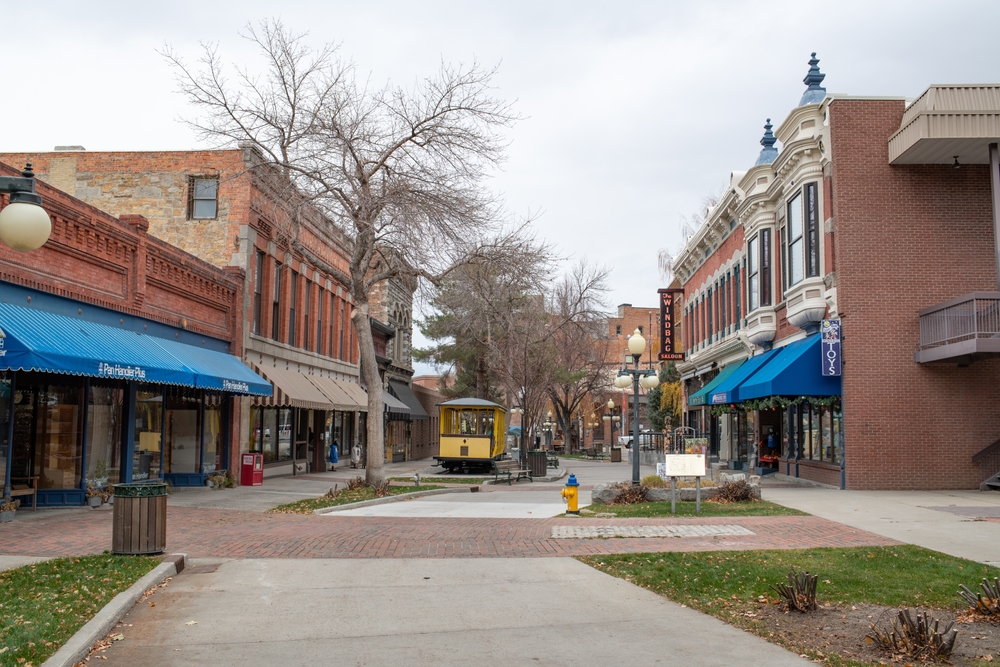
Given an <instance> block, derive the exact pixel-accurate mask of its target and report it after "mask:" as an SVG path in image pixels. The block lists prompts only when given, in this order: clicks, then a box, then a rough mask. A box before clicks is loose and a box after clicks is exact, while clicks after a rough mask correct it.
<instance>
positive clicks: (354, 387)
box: [339, 381, 368, 412]
mask: <svg viewBox="0 0 1000 667" xmlns="http://www.w3.org/2000/svg"><path fill="white" fill-rule="evenodd" d="M339 384H340V388H341V389H342V390H343V391H344V393H346V394H347V395H348V396H349V397H350V398H351V400H352V401H353V402H354V405H355V406H357V407H356V408H355V409H357V410H360V411H362V412H367V411H368V392H366V391H365V390H364V389H362V388H361V385H358V384H354V383H353V382H342V381H341V382H339Z"/></svg>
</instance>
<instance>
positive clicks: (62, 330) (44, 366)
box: [0, 303, 271, 396]
mask: <svg viewBox="0 0 1000 667" xmlns="http://www.w3.org/2000/svg"><path fill="white" fill-rule="evenodd" d="M0 331H2V332H3V333H2V335H0V370H24V371H38V372H43V373H61V374H66V375H83V376H87V377H97V378H110V379H120V380H134V381H137V382H149V383H153V384H172V385H181V386H186V387H200V388H204V389H221V390H223V391H227V392H231V393H237V394H254V395H261V396H270V395H271V385H270V383H268V382H267V381H265V380H264V379H263V378H261V377H260V376H258V375H256V374H255V373H253V371H251V370H250V369H249V368H247V367H246V366H244V365H243V363H242V362H241V361H240V360H239V359H237V358H236V357H234V356H232V355H230V354H224V353H222V352H214V351H212V350H205V349H201V348H196V347H193V346H191V345H183V344H181V343H177V342H175V341H169V340H166V339H163V338H156V337H155V336H148V335H144V334H139V333H135V332H132V331H126V330H124V329H116V328H115V327H109V326H106V325H103V324H95V323H94V322H88V321H85V320H77V319H74V318H71V317H65V316H63V315H56V314H54V313H48V312H45V311H40V310H32V309H30V308H22V307H20V306H13V305H11V304H7V303H0Z"/></svg>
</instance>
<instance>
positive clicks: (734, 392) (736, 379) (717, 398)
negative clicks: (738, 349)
mask: <svg viewBox="0 0 1000 667" xmlns="http://www.w3.org/2000/svg"><path fill="white" fill-rule="evenodd" d="M779 351H780V348H779V350H768V351H767V352H765V353H764V354H758V355H757V356H756V357H750V358H749V359H747V361H746V363H745V364H743V365H742V366H740V367H739V370H737V371H736V372H735V373H733V374H732V375H730V376H729V377H727V378H726V379H725V380H724V381H723V382H721V383H720V384H719V385H717V386H716V387H715V389H713V390H712V393H711V394H710V395H709V397H708V402H709V403H711V404H712V405H720V404H725V403H738V402H739V400H740V398H739V395H740V385H741V384H743V382H744V381H745V380H747V379H748V378H750V377H751V376H752V375H753V374H754V373H756V372H757V371H759V370H760V369H761V368H762V367H763V366H764V365H765V364H767V362H769V361H771V360H772V359H774V358H775V357H776V356H777V355H778V352H779Z"/></svg>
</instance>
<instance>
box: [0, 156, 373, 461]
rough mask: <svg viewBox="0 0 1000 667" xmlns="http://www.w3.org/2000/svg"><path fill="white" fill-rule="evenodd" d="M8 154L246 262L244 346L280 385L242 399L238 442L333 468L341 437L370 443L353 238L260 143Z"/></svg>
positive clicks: (100, 204) (196, 250)
mask: <svg viewBox="0 0 1000 667" xmlns="http://www.w3.org/2000/svg"><path fill="white" fill-rule="evenodd" d="M75 148H79V147H75ZM0 160H4V161H8V162H10V163H13V164H17V163H18V162H20V161H25V160H31V161H32V162H33V163H34V164H35V165H36V166H37V170H36V171H37V173H38V177H39V179H40V180H42V181H47V182H50V183H51V184H53V185H55V186H57V187H60V188H62V189H65V190H66V191H67V192H70V193H71V194H75V195H76V196H77V197H78V198H80V199H82V200H84V201H86V202H87V203H89V204H92V205H93V206H96V207H97V208H100V209H102V210H106V211H109V212H110V213H112V214H114V215H142V216H144V217H145V218H146V219H147V220H148V224H149V234H150V235H151V236H155V237H157V238H160V239H162V240H164V241H166V242H168V243H170V244H172V245H175V246H177V247H179V248H181V249H183V250H186V251H188V252H190V253H192V254H194V255H196V256H198V257H199V258H201V259H202V260H204V261H206V262H209V263H211V264H214V265H215V266H217V267H227V268H229V269H235V270H239V271H240V272H241V273H240V275H241V276H243V285H242V286H241V289H240V294H241V295H242V298H243V301H242V304H241V307H240V308H239V310H238V311H237V322H238V324H239V331H238V334H237V335H238V336H239V338H240V347H241V350H242V356H243V359H244V360H245V361H246V362H247V363H248V364H250V365H251V366H252V367H253V368H255V369H257V370H258V371H259V372H260V373H261V374H262V375H264V376H265V377H266V378H267V379H268V380H269V381H270V382H271V383H272V384H273V385H274V389H275V391H274V395H273V396H272V397H270V398H258V399H244V400H243V401H242V402H241V405H240V421H239V424H240V436H239V442H240V446H241V448H242V450H243V451H251V452H259V453H262V454H263V455H264V459H265V476H271V475H275V474H291V473H293V472H306V471H308V470H309V469H325V467H326V461H327V458H328V456H329V447H330V444H331V443H333V442H336V443H337V444H338V447H339V452H340V455H341V456H349V452H350V448H351V446H352V444H354V443H358V444H360V445H362V446H363V445H364V441H365V428H366V427H365V424H366V421H365V420H366V418H367V399H366V395H365V393H364V391H363V390H362V389H361V386H360V382H359V372H358V347H357V340H356V337H355V332H354V326H353V324H352V323H351V319H350V318H351V309H352V305H351V301H352V300H351V296H350V294H349V293H348V290H347V286H346V280H347V275H348V274H349V268H348V256H349V240H348V239H346V238H345V237H343V236H342V235H341V234H340V233H339V232H338V231H337V230H336V229H335V227H334V226H333V225H331V224H330V223H329V221H327V220H325V219H324V218H323V217H322V216H321V214H320V213H319V212H318V211H317V210H316V209H315V208H314V207H312V206H310V205H308V204H307V203H306V202H304V201H302V200H301V198H300V197H299V196H298V195H297V193H296V191H295V190H294V188H293V187H291V186H290V184H288V183H287V182H285V181H284V180H283V179H281V178H280V177H278V176H277V175H275V174H274V173H273V172H272V171H271V170H270V169H268V168H266V167H264V166H262V165H261V160H259V159H258V156H257V155H256V154H255V153H254V151H253V150H251V149H233V150H205V151H197V150H196V151H164V152H91V151H85V150H82V149H79V150H69V151H58V152H48V153H33V154H6V155H3V156H2V157H0Z"/></svg>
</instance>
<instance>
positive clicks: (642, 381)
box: [615, 329, 660, 486]
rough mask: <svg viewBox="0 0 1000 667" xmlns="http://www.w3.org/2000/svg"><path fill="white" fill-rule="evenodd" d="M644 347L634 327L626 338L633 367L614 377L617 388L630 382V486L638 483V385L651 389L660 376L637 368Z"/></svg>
mask: <svg viewBox="0 0 1000 667" xmlns="http://www.w3.org/2000/svg"><path fill="white" fill-rule="evenodd" d="M645 349H646V339H645V338H643V337H642V333H641V332H640V331H639V330H638V329H636V330H635V333H633V334H632V336H631V337H630V338H629V339H628V352H629V354H630V355H632V362H633V364H634V365H635V367H634V368H628V367H627V366H623V367H622V368H621V370H619V371H618V377H616V378H615V387H617V388H618V389H625V388H626V387H628V386H629V384H630V383H631V384H632V449H631V451H632V486H638V485H639V480H640V477H639V385H642V387H643V388H644V389H652V388H653V387H655V386H657V385H658V384H660V378H659V377H657V375H656V371H655V370H653V369H651V368H650V369H647V370H641V369H640V368H639V359H640V358H642V353H643V351H645Z"/></svg>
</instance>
